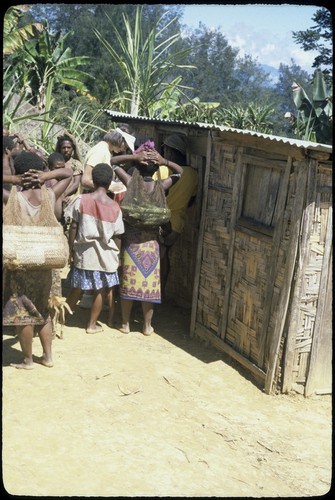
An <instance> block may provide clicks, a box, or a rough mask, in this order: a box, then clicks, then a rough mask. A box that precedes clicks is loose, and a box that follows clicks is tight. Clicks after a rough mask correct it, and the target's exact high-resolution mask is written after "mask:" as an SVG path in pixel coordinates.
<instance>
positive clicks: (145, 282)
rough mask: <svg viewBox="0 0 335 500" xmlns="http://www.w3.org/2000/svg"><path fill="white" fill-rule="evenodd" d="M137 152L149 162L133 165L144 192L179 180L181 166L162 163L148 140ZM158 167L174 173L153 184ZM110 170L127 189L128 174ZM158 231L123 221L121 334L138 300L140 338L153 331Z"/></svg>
mask: <svg viewBox="0 0 335 500" xmlns="http://www.w3.org/2000/svg"><path fill="white" fill-rule="evenodd" d="M141 151H147V153H148V156H147V158H148V161H149V163H148V164H147V165H141V164H137V165H136V166H135V167H134V169H135V168H136V169H138V170H139V172H140V174H141V176H142V177H143V180H144V183H143V184H144V189H145V190H146V191H147V192H148V193H150V192H152V191H153V190H154V187H155V182H161V183H162V186H163V189H164V191H167V190H168V189H169V188H170V187H171V186H173V185H174V184H175V183H176V182H177V181H178V180H179V178H180V176H181V175H182V172H183V169H182V167H180V166H179V165H178V164H177V163H174V162H172V161H171V162H169V161H167V160H165V158H163V157H162V156H161V155H160V154H159V153H158V152H157V151H155V149H154V143H153V142H151V141H148V142H147V143H145V144H144V145H142V146H140V148H139V152H141ZM135 154H136V152H135ZM134 156H135V155H134ZM159 165H167V166H168V167H169V168H171V170H172V171H173V172H174V173H173V174H171V175H169V177H168V178H166V179H164V180H163V181H160V180H157V181H155V180H154V179H153V178H152V176H153V175H154V173H155V172H156V171H157V170H158V168H159ZM114 171H115V173H116V175H117V176H118V177H119V178H120V180H121V181H122V182H123V183H124V184H125V186H129V183H130V182H131V179H132V176H131V175H130V172H129V171H128V172H126V171H125V170H124V169H123V168H121V167H119V166H116V167H114ZM121 208H122V204H121ZM158 232H159V229H158V228H157V227H153V228H147V229H138V228H137V227H133V226H131V225H130V224H129V223H127V221H126V220H125V233H124V235H123V237H122V247H121V271H120V288H119V294H120V299H121V313H122V326H121V328H120V331H121V332H122V333H129V332H130V316H131V311H132V307H133V301H134V300H135V301H140V302H141V304H142V312H143V330H142V333H143V335H151V334H152V333H153V331H154V329H153V327H152V317H153V313H154V304H160V303H161V282H160V255H159V243H158Z"/></svg>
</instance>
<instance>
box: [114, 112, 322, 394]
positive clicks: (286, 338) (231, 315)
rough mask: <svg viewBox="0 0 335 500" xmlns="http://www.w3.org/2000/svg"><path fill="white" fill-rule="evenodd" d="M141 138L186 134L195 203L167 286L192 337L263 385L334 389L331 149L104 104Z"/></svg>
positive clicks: (267, 389) (266, 388)
mask: <svg viewBox="0 0 335 500" xmlns="http://www.w3.org/2000/svg"><path fill="white" fill-rule="evenodd" d="M106 113H107V114H108V115H109V117H110V118H111V120H112V121H113V122H128V123H129V124H130V125H131V126H132V128H133V129H134V131H135V135H136V137H137V138H138V143H141V142H142V141H144V140H147V139H148V138H151V139H152V140H154V141H155V143H156V144H157V145H160V144H161V143H162V141H163V139H164V138H165V137H166V135H168V134H171V133H179V134H184V135H185V136H187V139H188V144H189V150H188V160H189V163H190V164H192V166H194V167H196V168H197V169H198V174H199V179H200V182H199V186H198V194H197V200H196V203H195V204H194V205H193V206H192V208H190V209H189V213H188V217H187V224H186V227H185V230H184V233H183V234H182V237H181V238H180V240H179V241H178V242H177V243H176V244H175V246H174V247H173V249H172V252H171V267H172V269H171V273H170V278H169V282H168V288H167V292H168V294H170V295H171V296H172V297H174V298H175V299H176V300H178V303H179V304H183V305H184V306H185V307H189V308H190V335H191V336H198V337H200V338H202V339H205V340H206V341H209V342H210V343H211V344H213V345H214V346H215V348H217V349H218V350H220V351H223V352H225V353H227V354H228V355H229V356H231V357H232V358H233V359H234V360H236V361H237V362H238V363H240V364H241V365H242V366H243V367H244V368H245V369H246V370H248V371H249V372H250V374H252V375H253V376H254V377H255V378H256V379H257V381H258V382H259V383H261V384H262V386H263V388H264V391H265V392H266V393H268V394H269V393H276V392H282V393H288V392H291V391H295V392H299V393H302V394H304V395H305V396H309V395H312V394H316V393H317V394H322V393H330V392H331V381H332V340H331V337H332V307H331V306H332V147H331V146H328V145H324V144H316V143H311V142H305V141H298V140H293V139H288V138H285V137H275V136H271V135H265V134H259V133H256V132H251V131H246V130H237V129H231V128H227V127H220V126H215V125H209V124H200V123H194V124H190V123H184V122H170V121H165V120H154V119H148V118H143V117H134V116H130V115H124V114H120V113H116V112H112V111H106Z"/></svg>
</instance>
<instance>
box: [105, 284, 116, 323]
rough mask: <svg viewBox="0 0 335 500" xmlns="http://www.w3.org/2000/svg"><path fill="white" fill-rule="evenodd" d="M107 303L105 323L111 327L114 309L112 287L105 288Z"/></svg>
mask: <svg viewBox="0 0 335 500" xmlns="http://www.w3.org/2000/svg"><path fill="white" fill-rule="evenodd" d="M107 305H108V319H107V325H108V326H109V327H110V328H113V318H114V309H115V304H114V294H113V288H108V290H107Z"/></svg>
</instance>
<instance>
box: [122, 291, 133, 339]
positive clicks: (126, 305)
mask: <svg viewBox="0 0 335 500" xmlns="http://www.w3.org/2000/svg"><path fill="white" fill-rule="evenodd" d="M132 308H133V301H132V300H128V299H121V311H122V325H121V328H119V330H120V332H122V333H129V332H130V314H131V310H132Z"/></svg>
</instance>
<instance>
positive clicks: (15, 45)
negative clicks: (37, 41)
mask: <svg viewBox="0 0 335 500" xmlns="http://www.w3.org/2000/svg"><path fill="white" fill-rule="evenodd" d="M27 10H29V5H13V6H11V7H9V8H8V9H7V11H6V13H5V15H4V18H3V54H4V56H5V57H6V56H9V55H11V54H13V53H14V52H15V51H16V50H18V49H20V48H21V46H22V43H23V42H26V41H28V40H29V39H30V38H33V37H34V36H36V35H37V34H38V33H41V32H42V31H43V29H44V26H43V24H41V23H32V24H27V25H26V26H22V27H21V28H18V23H19V21H20V19H21V17H22V15H23V13H24V12H25V11H27Z"/></svg>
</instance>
